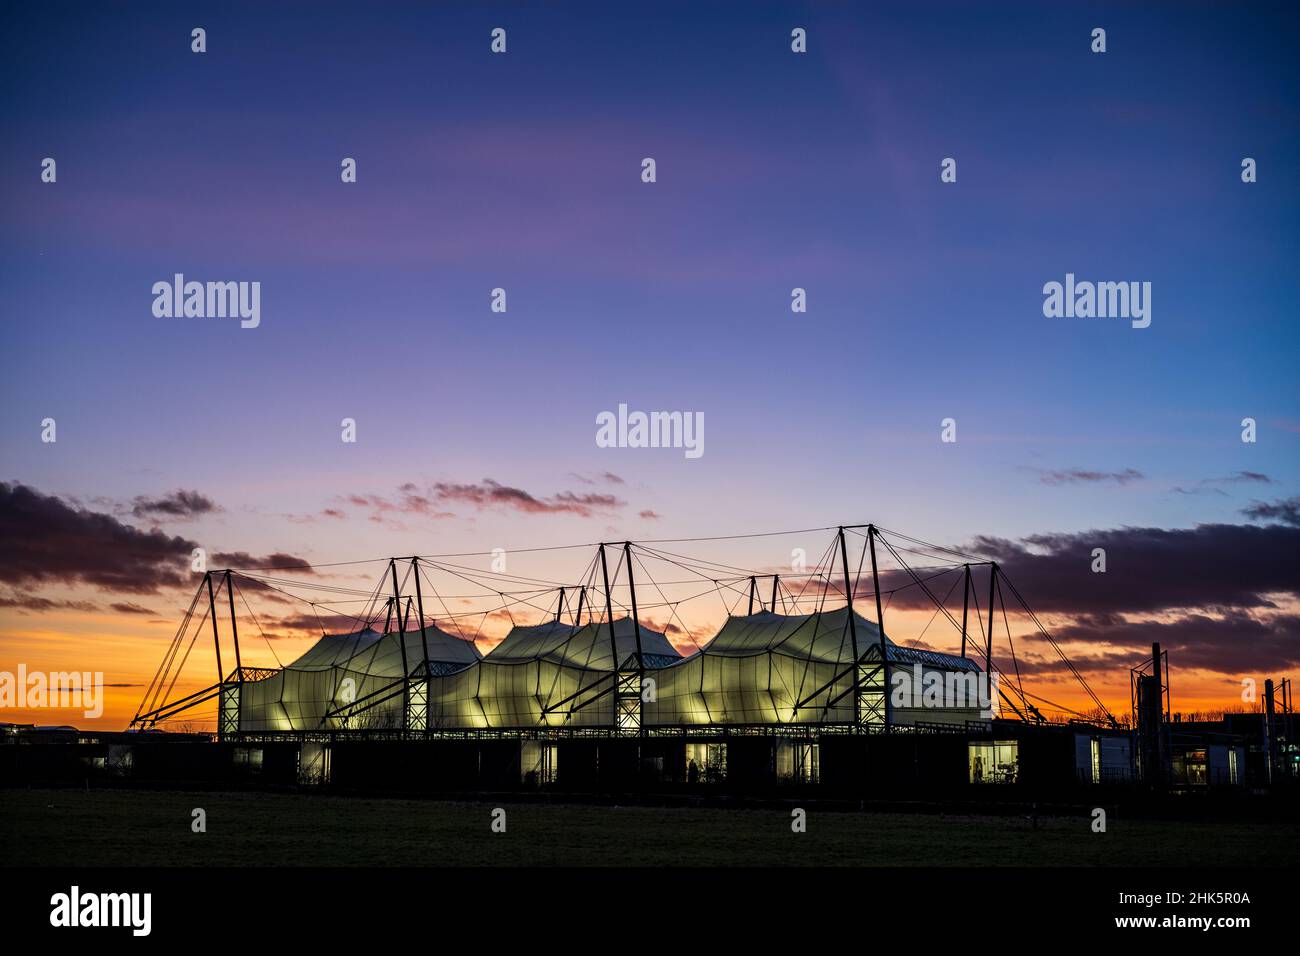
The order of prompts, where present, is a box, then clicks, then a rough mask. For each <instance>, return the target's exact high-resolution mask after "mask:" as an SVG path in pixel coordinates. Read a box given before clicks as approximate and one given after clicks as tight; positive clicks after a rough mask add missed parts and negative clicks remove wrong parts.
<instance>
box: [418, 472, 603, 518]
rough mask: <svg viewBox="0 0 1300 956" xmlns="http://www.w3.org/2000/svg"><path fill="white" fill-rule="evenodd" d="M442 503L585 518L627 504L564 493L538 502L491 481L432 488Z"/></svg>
mask: <svg viewBox="0 0 1300 956" xmlns="http://www.w3.org/2000/svg"><path fill="white" fill-rule="evenodd" d="M433 491H434V495H435V496H436V498H437V500H439V501H446V502H458V503H462V504H468V505H473V506H474V507H475V508H480V509H481V508H493V507H498V508H506V509H510V510H513V511H520V512H523V513H525V514H560V513H566V514H576V515H579V516H580V517H583V518H588V517H591V516H592V515H593V514H595V513H597V512H608V511H612V510H614V509H617V508H621V507H623V505H624V504H626V502H624V501H620V500H619V499H618V498H616V497H614V496H613V495H607V494H597V493H590V494H575V493H574V492H572V491H562V492H559V493H558V494H555V495H552V496H551V497H549V498H539V497H537V496H535V495H533V494H530V493H529V492H527V491H524V490H523V489H522V488H512V487H510V486H509V485H502V484H500V483H498V482H495V481H493V480H492V479H491V478H484V479H483V481H481V482H479V483H476V484H453V483H447V482H440V483H438V484H436V485H434V486H433Z"/></svg>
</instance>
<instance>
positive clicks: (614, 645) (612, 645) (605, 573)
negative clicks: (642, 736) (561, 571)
mask: <svg viewBox="0 0 1300 956" xmlns="http://www.w3.org/2000/svg"><path fill="white" fill-rule="evenodd" d="M600 575H601V577H602V578H604V580H605V619H606V620H608V621H609V649H610V653H611V654H613V655H614V664H613V667H614V682H615V686H616V687H617V686H618V663H619V661H618V639H617V638H615V637H614V598H613V597H612V596H611V595H610V593H609V566H608V565H606V564H605V546H604V545H603V544H602V545H601V546H600ZM614 720H615V722H616V723H617V721H618V714H615V715H614Z"/></svg>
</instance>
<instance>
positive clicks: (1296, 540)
mask: <svg viewBox="0 0 1300 956" xmlns="http://www.w3.org/2000/svg"><path fill="white" fill-rule="evenodd" d="M1094 548H1103V549H1105V551H1106V573H1104V574H1094V573H1093V571H1092V569H1091V565H1092V551H1093V549H1094ZM964 550H967V551H973V552H975V553H977V554H982V555H986V556H988V557H990V558H993V559H995V560H996V561H997V562H998V563H999V564H1000V565H1001V566H1002V568H1003V569H1004V570H1005V571H1006V573H1007V576H1008V577H1009V578H1010V580H1011V581H1013V582H1014V583H1015V585H1016V587H1017V588H1019V590H1020V593H1021V594H1023V595H1024V597H1025V599H1026V600H1027V601H1029V603H1030V604H1031V605H1032V606H1033V607H1034V609H1035V610H1037V611H1051V612H1061V613H1067V614H1098V613H1139V612H1154V611H1161V610H1165V609H1167V608H1263V607H1272V606H1273V603H1272V601H1271V600H1270V599H1269V598H1268V597H1267V595H1268V594H1271V593H1278V592H1281V593H1287V594H1300V528H1292V527H1286V526H1283V525H1267V526H1264V527H1255V526H1251V525H1225V524H1208V525H1198V526H1197V527H1195V528H1190V529H1173V530H1167V529H1163V528H1116V529H1111V530H1107V531H1085V532H1080V533H1072V534H1040V535H1031V536H1030V537H1027V538H1024V539H1022V540H1020V541H1008V540H1006V539H1004V538H994V537H980V538H976V539H975V541H974V542H973V543H972V544H971V545H969V546H967V547H966V548H964ZM982 573H983V571H982V569H981V574H982ZM985 579H986V578H985ZM958 591H960V587H959V588H958Z"/></svg>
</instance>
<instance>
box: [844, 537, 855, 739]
mask: <svg viewBox="0 0 1300 956" xmlns="http://www.w3.org/2000/svg"><path fill="white" fill-rule="evenodd" d="M840 561H841V563H842V564H843V565H844V593H845V594H846V595H848V599H849V640H850V641H852V642H853V663H854V666H856V665H857V663H858V627H857V624H855V623H854V621H853V618H854V614H853V585H852V584H850V583H849V549H848V545H846V544H845V543H844V529H843V528H840ZM841 640H843V638H841ZM853 699H854V700H855V701H856V700H857V695H856V694H855V695H854V696H853ZM853 711H854V715H855V716H856V715H857V705H856V704H855V705H854V708H853Z"/></svg>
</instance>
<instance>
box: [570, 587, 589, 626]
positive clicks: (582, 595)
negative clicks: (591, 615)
mask: <svg viewBox="0 0 1300 956" xmlns="http://www.w3.org/2000/svg"><path fill="white" fill-rule="evenodd" d="M586 599H587V586H586V585H585V584H583V585H580V586H579V589H578V616H577V617H575V618H574V619H573V626H574V627H582V602H583V601H585V600H586Z"/></svg>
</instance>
